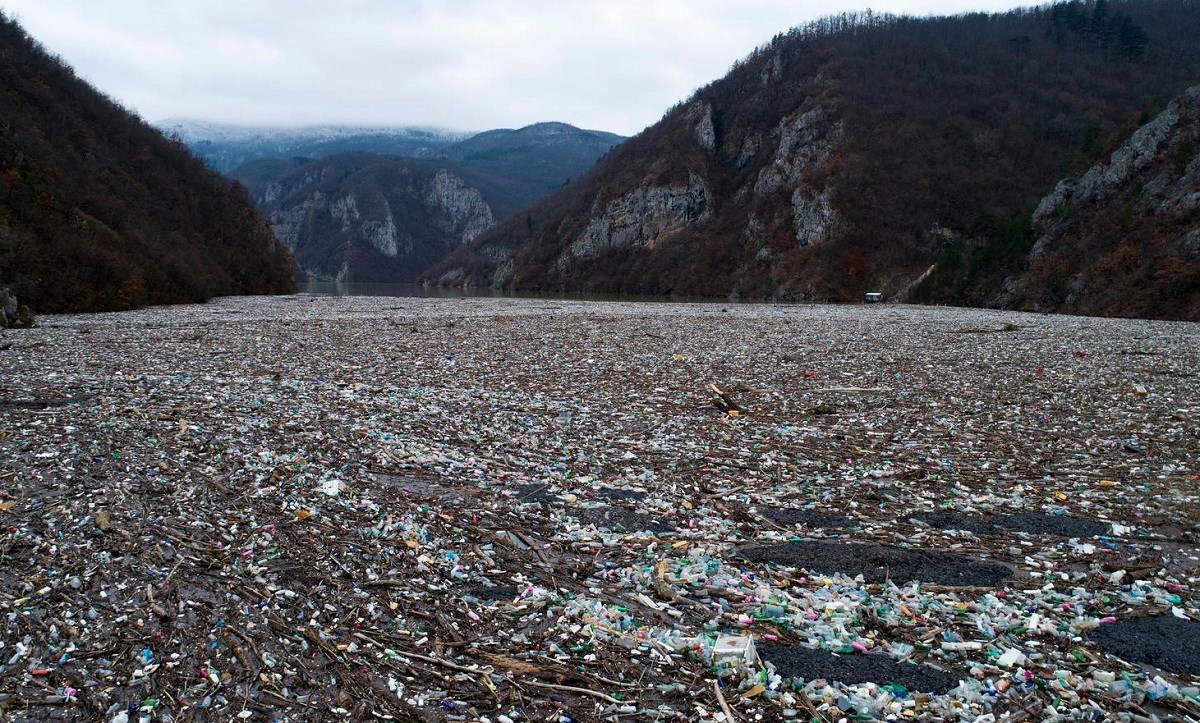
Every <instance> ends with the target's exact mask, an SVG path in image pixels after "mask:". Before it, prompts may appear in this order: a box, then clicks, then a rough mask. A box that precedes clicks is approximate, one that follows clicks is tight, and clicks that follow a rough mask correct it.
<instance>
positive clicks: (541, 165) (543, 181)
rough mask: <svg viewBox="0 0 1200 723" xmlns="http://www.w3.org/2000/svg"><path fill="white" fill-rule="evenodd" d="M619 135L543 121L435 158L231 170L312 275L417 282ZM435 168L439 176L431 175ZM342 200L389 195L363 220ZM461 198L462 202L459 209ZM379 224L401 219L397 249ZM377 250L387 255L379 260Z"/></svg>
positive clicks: (361, 157)
mask: <svg viewBox="0 0 1200 723" xmlns="http://www.w3.org/2000/svg"><path fill="white" fill-rule="evenodd" d="M621 140H622V139H621V137H620V136H616V135H613V134H611V133H602V132H600V131H585V130H581V129H579V128H575V127H573V126H569V125H567V124H565V123H539V124H537V125H533V126H528V127H526V128H521V129H518V130H496V131H488V132H487V133H481V134H479V135H477V136H474V137H472V138H470V139H467V140H466V141H463V142H461V143H457V144H455V145H453V146H451V147H450V148H448V149H447V150H445V151H444V153H443V154H442V155H443V156H445V158H439V159H434V160H429V161H416V160H413V159H407V158H396V157H385V156H378V155H373V154H363V153H343V154H337V155H333V156H328V157H325V158H320V159H317V160H314V161H307V160H305V159H286V160H285V159H276V158H262V159H259V160H256V161H252V162H251V163H248V164H246V165H244V166H241V167H239V168H236V169H234V170H233V171H232V172H231V173H230V175H231V176H233V177H234V178H236V179H238V180H239V181H241V182H242V183H244V184H245V185H246V186H247V187H248V188H249V189H250V190H251V192H252V193H253V194H254V197H255V199H256V201H257V202H258V204H259V207H260V208H261V209H263V211H264V212H266V213H268V214H270V216H271V218H272V219H273V220H274V222H275V225H276V231H277V233H278V234H279V236H280V238H281V239H282V240H284V242H285V243H286V244H288V245H289V246H290V247H291V248H293V249H294V250H295V252H296V258H297V261H298V263H299V264H300V267H301V269H302V270H303V272H304V273H305V274H306V275H309V276H312V277H314V278H338V279H341V280H358V281H367V280H370V281H412V280H414V279H415V278H416V277H417V275H419V274H420V273H422V272H424V271H425V270H426V269H428V268H429V267H430V266H431V265H432V264H434V263H435V262H437V261H440V260H441V259H442V257H444V256H445V255H446V254H447V253H449V252H450V251H452V250H454V249H456V248H458V247H459V246H461V245H462V244H463V243H464V242H467V241H470V240H471V239H473V238H474V236H475V235H476V234H477V233H478V232H479V231H481V230H482V229H483V228H484V227H486V226H488V225H490V224H491V223H492V220H493V219H495V218H500V217H502V216H505V215H507V214H510V213H512V212H514V211H516V210H517V209H519V208H523V207H525V206H528V205H529V204H531V203H533V202H534V201H536V200H538V199H539V198H541V197H543V196H545V195H546V193H547V192H549V191H550V190H553V189H556V188H559V187H560V186H562V184H563V183H564V182H565V181H567V180H568V179H570V178H572V177H574V176H578V175H580V174H582V173H584V172H586V171H587V169H588V168H590V167H591V166H592V165H593V164H594V163H595V162H596V159H597V158H599V157H601V156H602V155H603V154H604V153H606V152H607V151H608V149H609V148H611V147H612V146H613V145H615V144H617V143H619V142H620V141H621ZM431 169H432V172H433V173H434V174H435V175H434V176H430V175H429V174H430V172H431ZM438 173H440V174H441V175H440V178H441V180H440V181H438V183H439V184H440V190H437V191H431V190H430V186H429V184H430V183H434V180H435V178H437V177H438V176H437V174H438ZM431 194H432V195H431ZM339 198H355V199H360V200H362V199H377V200H378V199H383V200H384V201H385V202H377V201H367V200H364V201H362V203H359V204H358V205H359V207H360V208H362V209H368V210H367V211H365V212H366V213H373V211H370V209H375V210H378V211H379V214H380V215H378V217H377V218H375V217H373V218H372V219H371V220H369V221H367V222H366V223H365V225H364V224H363V223H351V222H349V221H347V220H346V219H345V218H339V219H334V218H333V216H331V215H330V214H331V213H332V210H331V209H332V208H333V207H332V206H331V205H330V204H333V203H335V200H336V199H339ZM430 198H436V199H437V200H436V202H431V201H429V200H428V199H430ZM459 206H461V207H462V209H465V210H455V209H458V207H459ZM385 207H386V208H385ZM452 207H453V208H452ZM387 209H391V210H387ZM397 209H404V210H403V212H398V211H397ZM389 214H390V215H389ZM447 214H450V215H447ZM454 214H459V215H460V216H461V218H459V217H458V216H454ZM462 214H465V215H462ZM452 216H454V218H458V220H454V219H452V218H451V217H452ZM388 218H390V219H391V220H390V221H387V219H388ZM301 219H304V221H303V222H301V221H300V220H301ZM464 219H465V220H464ZM460 221H461V223H465V224H466V225H461V224H460ZM378 223H384V224H385V226H386V224H387V223H391V224H394V225H395V226H394V232H395V237H396V239H397V243H398V245H397V246H396V248H395V249H393V248H392V244H391V243H390V242H380V241H379V238H378V237H377V236H375V235H374V234H376V233H377V232H378V229H379V228H383V227H379V226H376V225H374V224H378ZM481 224H482V225H481ZM388 228H391V227H388ZM467 230H469V231H470V233H467V234H466V235H465V236H464V233H463V232H464V231H467ZM388 233H391V231H389V232H388ZM380 254H382V255H383V256H384V257H385V258H376V257H377V256H379V255H380ZM367 259H373V260H371V261H368V260H367Z"/></svg>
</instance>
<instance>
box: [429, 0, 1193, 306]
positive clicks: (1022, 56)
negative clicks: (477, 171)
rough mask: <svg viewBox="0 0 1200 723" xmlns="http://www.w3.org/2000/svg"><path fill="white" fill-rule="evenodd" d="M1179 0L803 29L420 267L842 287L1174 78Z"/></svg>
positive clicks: (633, 280)
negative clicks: (577, 175) (557, 186)
mask: <svg viewBox="0 0 1200 723" xmlns="http://www.w3.org/2000/svg"><path fill="white" fill-rule="evenodd" d="M1198 33H1200V11H1198V5H1197V3H1196V2H1195V1H1194V0H1132V1H1131V2H1124V3H1119V4H1118V3H1112V4H1109V3H1107V2H1105V0H1100V2H1097V3H1092V4H1084V3H1072V4H1068V5H1059V6H1054V7H1050V8H1038V9H1031V10H1021V11H1014V12H1010V13H1006V14H1002V15H982V14H980V15H967V16H960V17H953V18H933V19H920V20H917V19H908V18H890V17H880V16H877V15H872V14H870V13H864V14H857V15H845V16H839V17H836V18H829V19H826V20H823V21H819V22H817V23H814V24H812V25H810V26H806V27H804V28H801V29H798V30H795V31H792V32H791V33H788V34H787V35H782V36H779V37H777V38H776V39H775V40H773V41H772V42H771V43H769V44H768V45H766V46H764V47H763V48H761V49H760V50H758V51H756V52H755V53H754V54H752V55H751V56H750V57H749V58H747V59H746V60H745V61H744V62H741V63H738V64H737V65H736V66H735V67H734V69H733V70H732V71H731V72H730V74H729V75H728V76H726V77H725V78H723V79H721V80H719V81H717V82H715V83H713V84H712V85H710V86H708V87H705V88H703V89H701V90H700V91H698V92H697V93H696V94H695V95H694V96H693V97H692V98H691V99H689V100H688V101H687V102H685V103H682V104H680V105H679V106H676V107H675V108H673V109H671V110H670V111H669V112H668V113H667V114H666V115H665V116H664V118H663V119H662V120H661V121H660V122H659V123H657V124H656V125H654V126H652V127H651V128H649V129H647V130H646V131H645V132H643V133H642V134H639V135H638V136H636V137H634V138H633V139H631V140H629V141H627V142H626V143H624V144H622V145H621V146H619V147H617V148H616V149H614V150H613V151H612V152H610V153H609V154H608V155H607V156H606V157H605V158H604V159H603V160H602V161H600V162H599V163H598V164H597V166H596V167H595V168H594V169H593V170H592V171H591V172H589V173H588V174H587V175H586V176H585V177H583V178H581V179H579V180H577V181H575V182H573V183H572V184H570V185H569V186H568V187H567V188H564V189H562V190H560V191H558V192H556V193H554V194H552V195H551V196H549V197H548V198H547V199H545V200H544V201H542V202H540V203H538V204H536V205H534V206H533V207H532V208H530V209H527V210H525V211H522V212H521V213H519V214H516V215H514V216H512V217H510V218H508V219H506V220H505V221H504V222H502V223H500V224H497V225H496V226H495V227H494V228H492V229H490V230H489V231H487V232H485V233H484V234H481V235H480V237H479V238H478V239H476V240H475V241H474V242H473V243H472V244H470V245H469V246H468V247H467V248H464V249H462V250H460V251H458V252H456V253H455V254H453V255H452V256H451V257H449V258H448V259H446V260H445V261H444V262H443V263H441V264H439V265H438V267H436V268H435V269H434V270H432V271H431V272H430V273H429V274H428V275H427V276H426V279H427V280H430V281H433V282H437V283H444V284H455V285H457V284H478V285H489V284H491V285H498V286H505V287H516V288H529V289H538V288H540V289H577V290H605V291H624V292H644V293H664V292H676V293H701V294H712V295H726V294H734V295H744V296H752V297H777V298H812V299H831V300H839V299H855V298H861V296H860V295H861V294H862V293H863V292H865V291H876V290H879V291H884V292H886V293H888V294H889V295H891V294H892V293H894V292H898V291H900V290H901V289H904V288H906V287H907V286H908V285H909V284H911V283H912V281H914V280H915V279H917V278H918V277H919V276H920V275H921V274H922V273H923V272H924V271H926V270H927V269H928V268H929V266H930V265H931V264H932V263H933V261H934V259H935V258H936V257H937V255H938V252H939V250H940V248H941V246H942V244H943V243H944V242H945V238H946V235H947V234H951V235H953V234H959V233H966V232H968V231H975V232H979V233H985V234H986V233H990V232H991V230H993V229H999V228H1002V227H1003V226H1004V222H1006V221H1008V220H1009V219H1011V218H1013V217H1015V216H1017V215H1018V214H1019V213H1020V212H1021V211H1022V209H1023V208H1026V207H1030V208H1031V207H1032V205H1033V204H1036V202H1037V200H1038V199H1039V198H1040V197H1041V196H1043V195H1044V194H1045V193H1047V192H1048V191H1049V190H1050V189H1052V188H1053V187H1054V184H1055V183H1056V182H1057V181H1058V180H1059V179H1061V178H1063V177H1064V176H1066V175H1068V174H1070V173H1071V172H1072V171H1073V170H1077V169H1081V168H1084V167H1086V165H1087V164H1089V163H1091V162H1092V161H1093V160H1094V159H1095V158H1096V157H1097V155H1098V153H1099V152H1101V151H1102V150H1103V149H1104V148H1105V146H1106V144H1108V143H1109V142H1111V140H1112V139H1114V138H1116V137H1117V136H1118V135H1119V134H1120V133H1122V132H1123V131H1124V129H1126V128H1128V127H1129V126H1130V125H1131V124H1132V123H1133V122H1134V120H1135V119H1136V118H1137V117H1138V115H1139V113H1141V112H1143V111H1145V110H1146V109H1148V108H1151V107H1152V106H1153V105H1154V103H1155V102H1156V101H1158V100H1160V99H1162V100H1165V99H1168V98H1170V97H1172V96H1174V95H1176V94H1178V93H1179V92H1180V91H1181V90H1182V89H1183V88H1186V87H1187V86H1188V85H1189V84H1190V83H1192V82H1194V79H1195V77H1196V73H1197V70H1198V69H1200V44H1197V43H1195V42H1194V38H1195V37H1197V34H1198Z"/></svg>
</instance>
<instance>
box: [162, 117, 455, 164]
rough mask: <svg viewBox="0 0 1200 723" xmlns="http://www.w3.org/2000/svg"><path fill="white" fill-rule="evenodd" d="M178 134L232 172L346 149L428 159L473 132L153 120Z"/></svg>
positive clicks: (165, 130) (209, 160) (167, 131)
mask: <svg viewBox="0 0 1200 723" xmlns="http://www.w3.org/2000/svg"><path fill="white" fill-rule="evenodd" d="M154 125H155V126H156V127H157V128H158V129H159V130H161V131H162V132H163V133H164V134H166V135H167V136H174V137H177V138H179V140H180V141H182V142H183V144H184V145H186V146H187V147H188V148H190V149H191V150H192V152H193V153H195V154H196V155H198V156H200V157H201V158H203V159H204V160H205V162H207V163H208V164H209V165H210V166H212V167H213V168H215V169H216V170H218V171H222V172H227V171H230V170H232V169H234V168H236V167H238V166H240V165H242V164H244V163H248V162H249V161H253V160H256V159H259V158H280V157H288V156H305V157H320V156H331V155H335V154H337V153H345V152H347V151H366V152H370V153H380V154H385V155H396V156H407V157H411V158H429V157H433V156H437V155H439V154H440V153H441V152H442V151H443V150H445V149H446V148H447V147H449V146H450V145H452V144H454V143H458V142H459V141H462V140H465V139H467V138H470V137H472V136H474V135H475V134H474V133H467V132H461V131H452V130H447V129H444V128H428V127H415V126H397V127H373V126H352V125H318V126H295V127H288V126H279V127H271V126H243V125H234V124H227V123H210V122H207V121H201V120H195V119H191V118H167V119H165V120H161V121H158V122H157V123H155V124H154Z"/></svg>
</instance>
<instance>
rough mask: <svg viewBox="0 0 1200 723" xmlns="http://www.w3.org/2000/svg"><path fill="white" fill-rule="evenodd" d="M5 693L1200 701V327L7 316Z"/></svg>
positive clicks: (457, 314) (442, 710)
mask: <svg viewBox="0 0 1200 723" xmlns="http://www.w3.org/2000/svg"><path fill="white" fill-rule="evenodd" d="M0 370H2V372H0V615H2V616H3V631H2V634H0V719H4V720H12V721H43V720H101V721H110V722H113V723H122V722H128V721H228V720H249V721H292V720H342V719H348V720H400V721H487V722H488V723H516V722H520V721H558V722H560V723H566V722H568V721H592V720H611V721H617V720H697V721H710V720H711V721H718V722H721V723H735V722H738V721H742V722H748V721H776V720H799V721H816V722H827V723H832V722H833V721H844V720H962V721H978V722H980V723H988V722H991V721H1017V720H1082V719H1088V720H1122V721H1153V720H1164V721H1165V720H1180V721H1183V720H1200V689H1198V685H1200V657H1198V655H1200V654H1198V653H1197V651H1200V631H1198V630H1200V622H1198V621H1200V594H1198V589H1200V587H1198V586H1200V540H1198V537H1197V536H1198V534H1200V490H1198V487H1200V478H1198V474H1200V462H1198V460H1200V379H1197V374H1198V370H1200V325H1197V324H1188V323H1167V322H1151V321H1137V320H1116V319H1094V318H1079V317H1067V316H1045V315H1034V314H1020V313H1013V312H998V311H987V310H965V309H948V308H929V307H906V306H895V305H871V306H818V305H782V306H771V305H765V304H763V305H752V304H744V305H743V304H719V303H716V304H714V303H697V304H684V303H643V302H636V303H635V302H583V301H568V300H517V299H501V298H475V299H417V298H388V297H346V298H337V297H320V296H308V295H297V296H290V297H275V298H228V299H219V300H216V301H213V302H210V303H208V304H205V305H197V306H176V307H160V308H153V309H146V310H142V311H136V312H129V313H119V314H103V315H81V316H49V317H44V318H42V319H41V320H40V324H39V326H38V327H37V328H34V329H29V330H19V331H12V330H10V331H5V332H3V336H0Z"/></svg>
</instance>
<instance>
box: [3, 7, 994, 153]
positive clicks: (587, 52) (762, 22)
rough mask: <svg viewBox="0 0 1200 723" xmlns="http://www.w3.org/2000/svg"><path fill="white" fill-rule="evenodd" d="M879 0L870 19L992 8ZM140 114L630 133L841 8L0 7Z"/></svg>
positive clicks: (241, 120)
mask: <svg viewBox="0 0 1200 723" xmlns="http://www.w3.org/2000/svg"><path fill="white" fill-rule="evenodd" d="M1008 6H1009V3H1008V2H1003V1H999V0H974V2H971V0H890V2H888V3H887V5H885V6H883V7H876V8H875V9H876V10H881V11H886V12H897V13H913V14H929V13H951V12H961V11H964V10H968V9H971V10H1001V9H1005V8H1006V7H1008ZM0 7H2V8H3V9H4V10H5V11H6V12H8V13H9V14H12V15H15V16H17V17H18V18H19V19H20V21H21V22H22V23H23V24H24V25H25V28H26V29H27V30H28V31H29V32H30V33H31V34H32V35H33V36H34V37H36V38H38V39H39V40H41V41H42V42H43V44H44V45H46V46H47V47H48V48H49V49H50V50H52V51H54V52H56V53H58V54H60V55H62V56H63V57H64V58H65V59H66V60H67V61H68V62H69V63H71V64H72V65H74V66H75V68H76V70H77V71H78V72H79V73H80V75H82V76H83V77H85V78H88V79H89V80H90V81H92V82H93V83H94V84H95V85H97V86H98V87H99V88H100V89H101V90H103V91H105V92H106V93H108V94H109V95H111V96H113V97H115V98H117V99H119V100H121V101H122V102H124V103H125V104H126V105H128V106H130V107H132V108H134V109H135V110H137V111H138V112H139V113H141V114H142V115H143V116H145V117H146V118H148V119H150V120H158V119H160V118H165V117H169V116H188V117H196V118H201V119H205V120H213V121H223V122H233V123H262V124H288V125H300V124H308V123H356V124H379V125H435V126H442V127H446V128H457V129H484V128H495V127H505V126H508V127H514V126H520V125H525V124H528V123H532V122H536V121H542V120H561V121H566V122H569V123H573V124H575V125H579V126H583V127H589V128H599V129H603V130H610V131H615V132H619V133H627V134H629V133H635V132H637V131H638V130H641V129H642V128H643V127H645V126H647V125H649V124H650V123H653V122H654V121H655V120H657V119H658V118H659V116H660V115H661V114H662V112H663V111H664V110H665V109H667V108H668V107H669V106H671V105H672V104H673V103H675V102H676V101H678V100H680V99H682V98H684V97H686V96H687V95H688V94H689V93H691V92H692V91H693V90H695V89H696V88H697V87H699V86H701V85H704V84H705V83H707V82H709V81H711V80H713V79H714V78H717V77H720V76H721V75H723V74H724V73H725V71H726V70H727V69H728V68H729V66H730V64H732V63H733V62H734V61H735V60H737V59H738V58H740V57H742V56H744V55H746V54H747V53H748V52H750V51H751V50H752V49H753V48H754V47H755V46H757V45H759V44H761V43H763V42H766V41H767V40H768V39H770V38H771V36H773V35H775V34H776V33H778V32H781V31H784V30H787V29H788V28H790V27H792V26H795V25H798V24H800V23H803V22H805V21H807V20H810V19H813V18H816V17H819V16H820V15H823V14H827V13H831V12H840V11H843V10H853V9H861V7H862V5H861V4H859V3H857V2H852V1H851V0H834V2H832V3H825V2H821V3H817V2H795V1H794V0H793V1H788V0H744V1H743V2H737V3H735V2H718V1H716V0H652V1H650V2H647V1H646V0H609V1H608V2H591V1H589V0H490V1H484V0H457V1H454V0H445V1H444V2H442V1H434V0H425V1H422V0H343V1H341V2H333V3H331V2H328V1H327V0H323V1H322V2H313V1H309V0H302V1H292V2H287V1H284V0H253V1H252V2H246V1H245V0H242V1H238V0H54V1H53V2H47V1H46V0H0Z"/></svg>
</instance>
